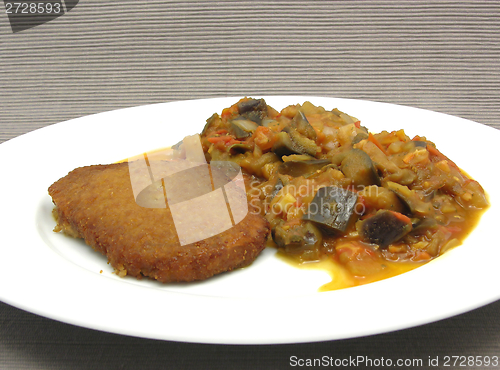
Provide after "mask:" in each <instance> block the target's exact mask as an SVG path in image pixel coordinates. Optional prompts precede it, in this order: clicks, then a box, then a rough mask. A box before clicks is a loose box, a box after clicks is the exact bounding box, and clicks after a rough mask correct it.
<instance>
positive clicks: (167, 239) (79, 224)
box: [49, 162, 269, 283]
mask: <svg viewBox="0 0 500 370" xmlns="http://www.w3.org/2000/svg"><path fill="white" fill-rule="evenodd" d="M49 194H50V196H51V197H52V200H53V202H54V204H55V208H54V216H55V218H56V220H57V226H56V228H55V229H54V231H56V232H57V231H61V230H62V231H63V232H65V233H66V234H68V235H70V236H73V237H80V238H83V239H84V240H85V242H86V243H87V244H88V245H90V246H91V247H92V248H93V249H95V250H96V251H99V252H100V253H102V254H104V255H106V256H107V258H108V261H109V263H110V264H111V266H112V267H113V268H114V269H115V271H116V273H117V274H118V275H119V276H125V275H130V276H135V277H137V278H142V277H149V278H152V279H156V280H158V281H160V282H164V283H166V282H176V281H186V282H187V281H195V280H204V279H207V278H209V277H211V276H213V275H216V274H219V273H222V272H225V271H231V270H233V269H236V268H239V267H244V266H247V265H249V264H250V263H251V262H253V261H254V260H255V258H256V257H257V256H258V255H259V253H260V252H261V251H262V250H263V249H264V247H265V243H266V238H267V235H268V233H269V224H268V222H267V221H266V220H265V218H264V217H262V216H261V215H258V214H255V213H254V212H248V214H247V215H246V216H245V217H244V219H243V220H242V221H240V222H239V223H237V224H236V225H235V226H233V227H231V228H229V229H228V230H226V231H223V232H222V233H220V234H217V235H214V236H211V237H209V238H206V239H204V240H200V241H196V242H193V243H190V244H187V245H181V243H180V241H179V238H178V236H177V233H176V229H175V226H174V222H173V218H172V213H171V210H170V208H169V207H168V206H167V207H166V208H145V207H141V206H139V205H138V204H137V203H136V200H135V198H134V194H133V189H132V185H131V180H130V176H129V166H128V163H126V162H125V163H116V164H110V165H94V166H88V167H81V168H77V169H75V170H73V171H71V172H70V173H69V174H68V175H67V176H65V177H63V178H61V179H60V180H58V181H56V182H55V183H54V184H52V185H51V186H50V188H49ZM193 212H196V210H193ZM213 217H214V219H215V218H217V217H218V215H217V214H214V215H213Z"/></svg>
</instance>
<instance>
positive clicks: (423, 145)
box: [412, 140, 427, 148]
mask: <svg viewBox="0 0 500 370" xmlns="http://www.w3.org/2000/svg"><path fill="white" fill-rule="evenodd" d="M412 143H413V144H414V145H415V146H416V147H421V148H427V143H426V142H425V141H421V140H414V141H412Z"/></svg>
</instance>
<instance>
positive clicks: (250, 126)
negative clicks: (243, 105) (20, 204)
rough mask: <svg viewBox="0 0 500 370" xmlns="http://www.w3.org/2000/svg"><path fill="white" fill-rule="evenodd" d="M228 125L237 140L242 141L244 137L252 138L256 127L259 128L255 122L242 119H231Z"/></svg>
mask: <svg viewBox="0 0 500 370" xmlns="http://www.w3.org/2000/svg"><path fill="white" fill-rule="evenodd" d="M230 123H231V128H232V129H233V131H234V134H235V137H236V138H237V139H244V138H246V137H249V136H252V134H253V133H254V131H255V130H257V127H259V125H257V124H256V123H255V122H253V121H250V120H248V119H246V118H243V117H238V118H236V119H233V120H231V121H230Z"/></svg>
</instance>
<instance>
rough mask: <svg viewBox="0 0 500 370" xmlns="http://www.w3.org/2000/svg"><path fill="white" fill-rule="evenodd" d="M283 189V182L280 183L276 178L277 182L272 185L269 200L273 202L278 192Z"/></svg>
mask: <svg viewBox="0 0 500 370" xmlns="http://www.w3.org/2000/svg"><path fill="white" fill-rule="evenodd" d="M283 187H284V185H283V181H281V179H280V178H278V181H276V184H275V185H274V189H273V191H272V192H271V194H269V199H270V200H273V199H274V197H275V196H276V195H277V194H278V193H279V191H280V190H281V189H283Z"/></svg>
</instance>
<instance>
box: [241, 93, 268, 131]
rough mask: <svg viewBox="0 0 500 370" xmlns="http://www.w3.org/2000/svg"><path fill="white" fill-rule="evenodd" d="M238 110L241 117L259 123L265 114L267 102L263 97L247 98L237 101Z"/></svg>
mask: <svg viewBox="0 0 500 370" xmlns="http://www.w3.org/2000/svg"><path fill="white" fill-rule="evenodd" d="M238 111H239V112H240V115H242V116H243V117H245V118H247V119H249V120H251V121H254V122H256V123H257V124H259V125H260V124H261V122H262V120H263V119H264V117H266V116H267V104H266V102H265V100H264V99H249V100H245V101H242V102H239V103H238Z"/></svg>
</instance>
